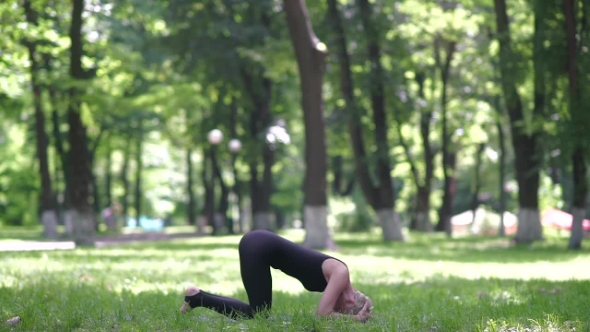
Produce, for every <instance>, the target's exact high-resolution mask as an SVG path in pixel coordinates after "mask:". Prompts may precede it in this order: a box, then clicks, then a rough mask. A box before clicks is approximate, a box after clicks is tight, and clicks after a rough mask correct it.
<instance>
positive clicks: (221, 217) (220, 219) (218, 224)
mask: <svg viewBox="0 0 590 332" xmlns="http://www.w3.org/2000/svg"><path fill="white" fill-rule="evenodd" d="M211 162H212V164H213V176H214V179H216V180H217V182H218V183H219V187H220V189H221V195H220V197H219V205H218V207H217V211H216V212H215V215H214V217H213V222H214V224H215V227H214V229H215V230H216V232H217V233H218V232H221V230H222V229H223V227H224V225H225V226H228V232H229V233H230V234H233V232H234V230H233V227H229V225H227V223H226V221H227V210H228V209H229V189H228V187H227V185H226V184H225V181H224V180H223V174H222V172H221V167H220V165H219V162H218V161H217V147H214V148H213V153H212V154H211Z"/></svg>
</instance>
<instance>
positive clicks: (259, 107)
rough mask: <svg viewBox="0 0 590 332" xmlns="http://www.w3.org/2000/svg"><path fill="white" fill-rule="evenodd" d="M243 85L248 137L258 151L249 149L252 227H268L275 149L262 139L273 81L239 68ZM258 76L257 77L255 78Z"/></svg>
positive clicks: (269, 114)
mask: <svg viewBox="0 0 590 332" xmlns="http://www.w3.org/2000/svg"><path fill="white" fill-rule="evenodd" d="M242 79H243V81H244V87H245V89H246V90H247V92H248V95H249V97H250V100H251V102H252V105H253V106H252V108H253V111H252V112H250V128H249V129H250V137H251V138H252V139H253V140H254V141H255V146H257V147H258V148H259V150H258V151H252V152H253V153H252V155H250V156H249V157H250V161H249V163H248V165H249V167H250V200H251V202H252V203H251V205H252V229H267V230H271V229H272V227H271V225H270V214H271V211H270V197H271V193H272V166H273V164H274V151H273V150H272V147H271V146H270V145H269V144H268V143H267V142H266V141H265V137H266V131H267V130H268V127H269V126H270V124H271V113H270V102H271V88H272V83H271V81H270V80H269V79H267V78H265V77H263V76H262V75H261V74H260V76H255V75H251V74H249V73H248V72H247V71H246V70H245V68H242ZM255 79H258V80H255ZM260 156H262V163H263V165H264V169H263V172H262V179H259V174H258V166H259V163H260V159H261V158H260Z"/></svg>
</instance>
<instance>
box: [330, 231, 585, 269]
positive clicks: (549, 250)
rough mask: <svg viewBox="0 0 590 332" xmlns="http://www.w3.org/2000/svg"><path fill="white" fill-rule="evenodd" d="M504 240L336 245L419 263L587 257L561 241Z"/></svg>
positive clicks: (415, 239) (347, 242)
mask: <svg viewBox="0 0 590 332" xmlns="http://www.w3.org/2000/svg"><path fill="white" fill-rule="evenodd" d="M512 242H513V241H512V240H510V239H508V238H459V239H448V238H443V237H436V236H428V235H417V236H416V235H412V237H411V239H410V240H409V241H407V242H404V243H390V244H384V243H383V242H382V241H381V240H380V239H376V238H373V239H367V238H360V239H354V238H346V239H339V240H338V241H337V244H338V245H339V246H340V250H341V251H342V252H343V253H346V254H350V255H354V254H370V255H373V256H380V257H394V258H400V259H409V260H423V261H453V262H464V263H483V262H498V263H531V262H541V261H546V262H564V261H569V260H573V259H576V258H578V257H580V256H588V255H589V254H590V251H589V250H579V251H571V250H568V249H566V246H567V243H566V242H565V241H562V240H555V239H552V240H548V241H546V242H539V243H534V244H532V245H514V244H513V243H512Z"/></svg>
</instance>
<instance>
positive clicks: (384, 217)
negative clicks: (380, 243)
mask: <svg viewBox="0 0 590 332" xmlns="http://www.w3.org/2000/svg"><path fill="white" fill-rule="evenodd" d="M376 213H377V219H378V220H379V224H380V225H381V228H382V229H383V239H384V240H385V241H404V240H405V238H404V234H403V233H402V224H401V221H400V219H399V215H398V214H397V213H396V212H395V211H394V210H393V209H381V210H378V211H376Z"/></svg>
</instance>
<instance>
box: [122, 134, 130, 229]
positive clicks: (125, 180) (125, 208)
mask: <svg viewBox="0 0 590 332" xmlns="http://www.w3.org/2000/svg"><path fill="white" fill-rule="evenodd" d="M128 130H129V131H130V130H131V128H128ZM130 138H131V134H130V133H129V132H128V133H127V140H128V141H129V139H130ZM130 159H131V144H130V143H129V142H127V144H125V148H124V149H123V167H121V184H122V185H123V196H122V197H121V208H122V211H121V214H122V215H123V226H125V225H126V224H127V217H128V216H129V196H130V194H131V193H130V191H131V184H130V183H129V162H130Z"/></svg>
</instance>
